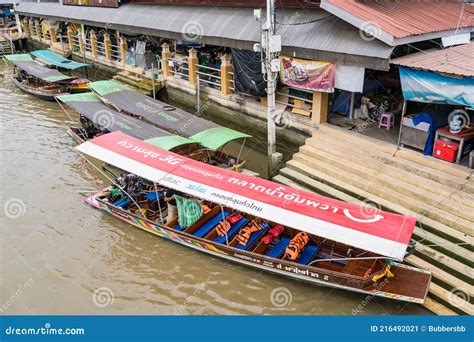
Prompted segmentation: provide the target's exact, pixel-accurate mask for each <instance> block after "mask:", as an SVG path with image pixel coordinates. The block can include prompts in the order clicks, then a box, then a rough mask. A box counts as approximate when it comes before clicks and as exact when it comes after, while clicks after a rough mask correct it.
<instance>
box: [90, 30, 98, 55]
mask: <svg viewBox="0 0 474 342" xmlns="http://www.w3.org/2000/svg"><path fill="white" fill-rule="evenodd" d="M90 40H91V52H92V56H93V57H94V58H97V56H98V51H97V36H96V35H95V31H94V30H92V31H91V32H90Z"/></svg>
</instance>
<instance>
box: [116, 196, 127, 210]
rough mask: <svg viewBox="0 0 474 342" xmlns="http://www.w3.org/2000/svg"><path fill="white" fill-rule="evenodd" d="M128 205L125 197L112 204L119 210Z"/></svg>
mask: <svg viewBox="0 0 474 342" xmlns="http://www.w3.org/2000/svg"><path fill="white" fill-rule="evenodd" d="M127 204H128V198H127V197H125V196H124V197H122V198H121V199H119V200H118V201H115V202H114V205H115V206H116V207H121V208H125V207H126V206H127Z"/></svg>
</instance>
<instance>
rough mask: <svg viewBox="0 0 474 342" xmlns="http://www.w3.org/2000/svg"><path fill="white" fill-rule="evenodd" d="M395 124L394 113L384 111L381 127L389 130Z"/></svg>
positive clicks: (381, 117)
mask: <svg viewBox="0 0 474 342" xmlns="http://www.w3.org/2000/svg"><path fill="white" fill-rule="evenodd" d="M394 124H395V117H394V116H393V114H392V113H383V114H382V115H381V116H380V120H379V128H381V127H385V128H386V129H387V130H389V129H390V128H392V127H393V125H394Z"/></svg>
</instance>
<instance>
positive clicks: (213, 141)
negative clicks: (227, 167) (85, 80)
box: [89, 81, 251, 171]
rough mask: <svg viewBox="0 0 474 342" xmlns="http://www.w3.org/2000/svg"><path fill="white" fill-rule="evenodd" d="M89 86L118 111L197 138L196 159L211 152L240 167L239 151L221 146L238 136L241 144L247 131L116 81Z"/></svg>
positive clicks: (240, 168) (246, 136) (92, 83)
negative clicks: (230, 151)
mask: <svg viewBox="0 0 474 342" xmlns="http://www.w3.org/2000/svg"><path fill="white" fill-rule="evenodd" d="M89 88H90V89H91V90H92V91H93V92H95V93H96V94H97V95H98V96H99V97H100V98H101V99H102V100H103V101H104V102H105V103H107V104H109V105H111V106H113V107H114V108H117V109H118V110H119V111H120V112H122V113H125V114H127V115H130V116H133V117H136V118H139V119H140V120H143V121H146V122H148V123H150V124H152V125H155V126H156V127H159V128H161V129H163V130H165V131H168V132H170V133H173V134H177V135H180V136H182V137H185V138H189V139H191V140H194V141H196V142H198V143H199V144H200V145H201V146H203V147H204V148H205V149H204V150H203V151H201V152H199V153H197V154H196V155H195V157H193V159H198V158H199V157H200V156H202V158H206V156H207V155H209V154H212V155H213V157H214V158H216V159H232V160H233V161H234V166H233V167H232V168H233V170H234V171H242V169H243V165H244V163H245V161H244V160H242V159H241V158H240V153H239V155H238V156H229V155H227V154H226V153H224V152H223V149H224V147H225V146H226V145H227V144H228V143H230V142H231V141H236V140H242V139H243V142H242V147H243V146H244V144H245V141H246V139H247V138H251V136H250V135H248V134H245V133H242V132H239V131H236V130H233V129H230V128H227V127H223V126H220V125H218V124H216V123H214V122H212V121H209V120H206V119H203V118H201V117H200V116H198V115H193V114H191V113H188V112H186V111H184V110H182V109H179V108H176V107H174V106H171V105H168V104H167V103H164V102H161V101H159V100H156V99H153V98H151V97H149V96H146V95H144V94H142V93H140V92H138V91H136V90H133V89H131V88H129V87H128V86H126V85H124V84H122V83H119V82H117V81H97V82H91V83H90V84H89ZM211 151H212V152H211ZM240 151H242V148H241V149H240Z"/></svg>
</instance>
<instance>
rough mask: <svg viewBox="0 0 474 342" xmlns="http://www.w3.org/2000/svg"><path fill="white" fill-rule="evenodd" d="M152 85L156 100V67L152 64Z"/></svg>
mask: <svg viewBox="0 0 474 342" xmlns="http://www.w3.org/2000/svg"><path fill="white" fill-rule="evenodd" d="M151 84H152V85H153V98H154V99H156V95H155V65H154V63H151Z"/></svg>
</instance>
